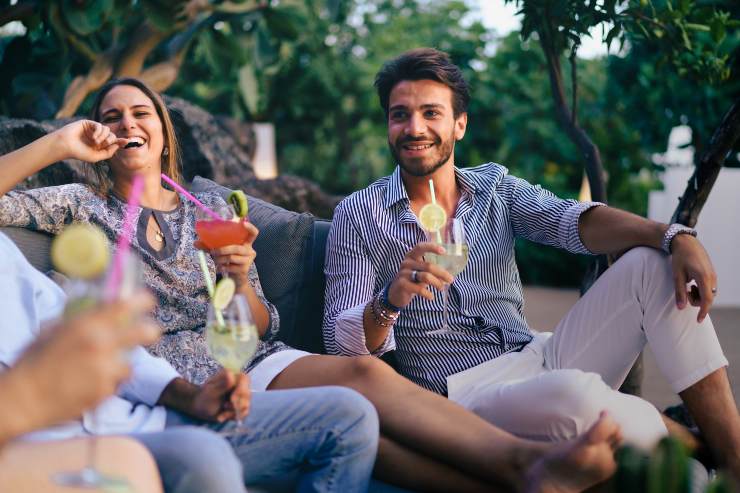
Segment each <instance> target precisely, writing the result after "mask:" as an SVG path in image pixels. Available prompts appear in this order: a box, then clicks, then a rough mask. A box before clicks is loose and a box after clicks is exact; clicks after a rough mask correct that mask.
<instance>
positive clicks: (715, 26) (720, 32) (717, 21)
mask: <svg viewBox="0 0 740 493" xmlns="http://www.w3.org/2000/svg"><path fill="white" fill-rule="evenodd" d="M709 29H710V32H711V33H712V40H714V42H715V43H717V44H720V43H721V42H722V41H723V40H724V39H725V35H726V33H727V31H726V28H725V23H724V22H723V21H722V19H721V18H720V17H714V18H713V19H712V22H711V24H710V25H709Z"/></svg>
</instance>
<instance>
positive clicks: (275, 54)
mask: <svg viewBox="0 0 740 493" xmlns="http://www.w3.org/2000/svg"><path fill="white" fill-rule="evenodd" d="M279 54H280V44H279V43H277V42H275V41H274V40H273V39H272V36H271V35H270V30H269V29H268V28H267V24H266V23H265V22H260V23H259V25H258V26H257V29H256V32H255V43H254V59H255V65H256V67H257V68H260V69H262V68H264V67H267V66H268V65H272V64H274V63H277V62H278V60H279V59H280V57H279Z"/></svg>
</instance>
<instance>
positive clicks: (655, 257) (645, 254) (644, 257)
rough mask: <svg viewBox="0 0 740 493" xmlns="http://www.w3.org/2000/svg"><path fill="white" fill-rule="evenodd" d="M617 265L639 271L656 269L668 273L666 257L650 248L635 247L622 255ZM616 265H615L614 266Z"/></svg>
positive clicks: (661, 252) (668, 265) (659, 251)
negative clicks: (622, 264)
mask: <svg viewBox="0 0 740 493" xmlns="http://www.w3.org/2000/svg"><path fill="white" fill-rule="evenodd" d="M617 262H618V263H624V264H625V265H627V266H629V267H631V268H633V269H637V270H639V271H645V270H654V269H656V268H658V269H662V270H666V269H665V268H666V267H667V268H668V269H667V272H670V264H669V261H668V256H667V255H666V254H665V253H664V252H663V251H661V250H658V249H655V248H650V247H635V248H632V249H631V250H629V251H628V252H626V253H625V254H624V255H622V256H621V257H620V258H619V260H618V261H617ZM615 265H616V264H615Z"/></svg>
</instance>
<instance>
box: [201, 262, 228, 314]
mask: <svg viewBox="0 0 740 493" xmlns="http://www.w3.org/2000/svg"><path fill="white" fill-rule="evenodd" d="M198 263H199V264H200V271H201V272H202V273H203V280H204V281H205V283H206V290H208V296H210V297H211V299H213V281H212V280H211V273H210V271H209V270H208V264H207V263H206V254H205V253H203V250H198ZM213 311H214V313H215V314H216V321H217V322H218V325H219V326H221V327H223V326H225V325H226V324H225V323H224V316H223V315H222V314H221V310H219V309H218V308H216V307H215V306H214V307H213Z"/></svg>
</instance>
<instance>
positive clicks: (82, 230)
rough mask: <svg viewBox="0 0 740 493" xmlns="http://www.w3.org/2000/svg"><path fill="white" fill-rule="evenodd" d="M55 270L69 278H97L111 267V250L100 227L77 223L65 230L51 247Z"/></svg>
mask: <svg viewBox="0 0 740 493" xmlns="http://www.w3.org/2000/svg"><path fill="white" fill-rule="evenodd" d="M51 261H52V263H53V264H54V267H56V269H57V270H58V271H59V272H61V273H62V274H64V275H65V276H68V277H73V278H77V279H94V278H96V277H99V276H101V275H102V274H103V273H104V272H105V270H106V269H107V268H108V262H109V261H110V248H109V247H108V239H107V238H106V236H105V233H103V232H102V231H101V230H100V228H98V227H97V226H93V225H92V224H82V223H75V224H72V225H70V226H67V227H66V228H64V231H62V232H61V233H59V234H58V235H57V237H56V238H55V239H54V243H52V245H51Z"/></svg>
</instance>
